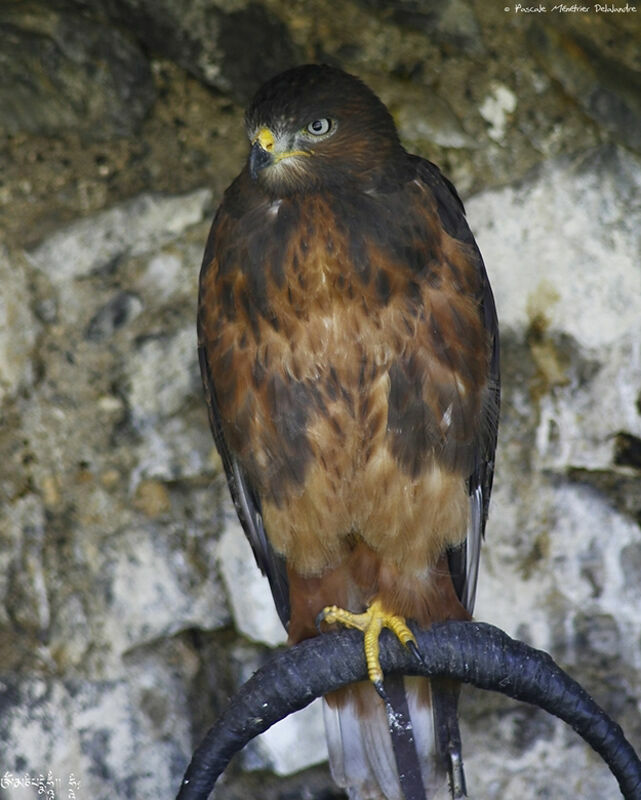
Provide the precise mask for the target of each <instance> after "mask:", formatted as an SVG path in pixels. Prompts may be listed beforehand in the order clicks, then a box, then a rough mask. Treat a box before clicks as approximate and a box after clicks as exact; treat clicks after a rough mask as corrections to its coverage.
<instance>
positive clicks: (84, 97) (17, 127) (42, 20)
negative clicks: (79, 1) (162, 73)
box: [0, 0, 155, 140]
mask: <svg viewBox="0 0 641 800" xmlns="http://www.w3.org/2000/svg"><path fill="white" fill-rule="evenodd" d="M0 36H1V37H2V49H0V130H3V131H4V132H5V133H8V134H15V133H18V132H22V131H26V132H29V133H42V134H46V135H52V134H57V133H59V132H60V131H64V130H70V129H74V128H75V129H76V130H78V129H79V130H81V131H82V133H83V135H84V136H86V137H87V138H90V139H100V140H106V139H110V138H111V137H113V136H127V135H130V134H132V133H133V132H135V131H136V129H137V128H138V126H139V124H140V122H141V120H142V119H143V117H144V116H145V114H146V113H147V112H148V111H149V108H150V107H151V105H152V103H153V101H154V94H155V92H154V85H153V81H152V77H151V69H150V67H149V62H148V61H147V60H146V59H145V57H144V56H143V54H142V52H141V50H140V48H139V47H138V45H137V44H136V42H135V41H133V40H132V38H131V37H127V36H125V35H124V34H123V33H122V32H121V31H119V30H116V29H114V28H105V27H104V26H103V25H101V24H100V23H99V21H98V20H92V19H90V18H87V17H84V16H81V15H79V14H78V12H77V11H74V10H73V9H72V7H70V6H69V4H64V3H51V4H48V3H43V4H38V3H34V4H31V3H30V4H28V5H27V4H23V3H20V2H15V0H8V2H6V3H3V6H2V8H1V9H0Z"/></svg>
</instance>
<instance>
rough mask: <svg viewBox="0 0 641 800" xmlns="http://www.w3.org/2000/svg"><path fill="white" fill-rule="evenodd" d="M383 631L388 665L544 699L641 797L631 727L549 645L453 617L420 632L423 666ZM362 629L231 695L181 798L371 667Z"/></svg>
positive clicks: (626, 789)
mask: <svg viewBox="0 0 641 800" xmlns="http://www.w3.org/2000/svg"><path fill="white" fill-rule="evenodd" d="M386 634H387V632H386V631H385V632H384V634H383V636H382V637H381V666H382V667H383V670H384V671H385V672H386V673H387V672H401V673H404V674H408V675H419V674H422V675H444V676H449V677H451V678H455V679H456V680H459V681H463V682H465V683H471V684H473V685H474V686H478V687H479V688H481V689H492V690H493V691H496V692H501V693H502V694H506V695H508V696H509V697H513V698H514V699H515V700H522V701H524V702H527V703H531V704H533V705H537V706H539V707H541V708H543V709H545V710H546V711H548V712H549V713H550V714H554V715H555V716H557V717H559V718H560V719H562V720H563V721H564V722H567V723H568V724H569V725H571V726H572V727H573V728H574V730H575V731H576V732H577V733H578V734H579V735H580V736H582V737H583V739H585V741H586V742H587V743H588V744H589V745H590V746H591V747H592V748H593V749H594V750H595V751H596V752H597V753H599V755H600V756H601V757H602V758H603V759H604V761H605V762H606V763H607V764H608V766H609V767H610V770H611V771H612V773H613V775H614V776H615V778H616V779H617V781H618V782H619V786H620V788H621V792H622V793H623V796H624V797H625V798H626V800H641V761H640V760H639V758H638V756H637V755H636V753H635V752H634V749H633V748H632V746H631V745H630V743H629V742H628V741H627V740H626V738H625V736H624V735H623V731H622V730H621V728H620V727H619V725H617V724H616V723H615V722H614V721H613V720H611V719H610V717H608V715H607V714H606V713H605V712H604V711H603V710H602V709H601V708H600V707H599V706H598V705H597V704H596V703H595V702H594V700H592V698H591V697H590V696H589V695H588V694H587V693H586V692H585V691H584V690H583V689H582V688H581V686H580V685H579V684H578V683H577V682H576V681H574V680H573V679H572V678H570V676H569V675H567V674H566V673H565V672H563V670H562V669H560V667H558V666H557V665H556V664H555V663H554V661H553V660H552V659H551V658H550V656H549V655H548V654H547V653H544V652H542V651H541V650H535V649H534V648H532V647H529V646H528V645H526V644H524V643H523V642H519V641H515V640H514V639H511V638H510V637H509V636H508V635H507V634H505V633H503V631H501V630H499V629H498V628H495V627H493V626H492V625H486V624H483V623H478V622H447V623H441V624H437V625H433V626H432V628H431V629H430V630H429V631H422V632H418V633H417V640H418V645H419V648H420V651H421V653H422V654H423V658H424V661H425V664H424V665H420V664H418V663H417V662H416V660H415V659H414V658H413V657H412V656H411V655H410V654H409V652H408V651H407V650H405V649H404V648H403V647H402V646H401V645H400V644H399V642H398V641H397V640H396V639H395V637H393V636H391V635H386ZM362 642H363V637H362V634H361V633H359V632H358V631H353V630H341V631H337V632H332V633H327V634H324V635H323V636H319V637H316V638H315V639H309V640H307V641H304V642H301V643H300V644H298V645H296V646H295V647H293V648H291V649H290V650H286V651H285V652H282V653H279V654H278V655H277V656H276V657H275V658H274V659H272V660H271V661H270V662H269V663H268V664H266V665H265V666H264V667H263V668H262V669H260V670H259V671H258V672H256V673H255V674H254V675H253V676H252V677H251V678H250V679H249V680H248V681H247V683H245V684H244V686H242V687H241V688H240V690H239V691H238V693H237V694H236V695H235V696H234V697H233V698H232V701H231V703H230V705H229V706H228V708H227V710H226V711H225V712H224V713H223V714H222V716H221V717H220V718H219V720H218V721H217V722H216V724H215V725H214V726H213V727H212V728H211V729H210V730H209V732H208V733H207V735H206V736H205V738H204V739H203V741H202V743H201V744H200V746H199V747H198V749H197V750H196V752H195V753H194V756H193V758H192V761H191V764H190V765H189V767H188V769H187V772H186V773H185V777H184V778H183V783H182V786H181V789H180V791H179V793H178V795H177V797H176V800H207V798H208V797H209V794H210V792H211V791H212V789H213V787H214V784H215V783H216V780H217V779H218V777H219V776H220V775H221V773H222V772H223V770H224V769H225V767H226V766H227V764H228V763H229V761H230V759H231V757H232V756H233V755H234V754H235V753H236V752H238V751H239V750H240V749H241V748H242V747H244V746H245V745H246V744H247V742H249V741H250V739H253V738H254V736H257V735H258V734H259V733H262V732H263V731H265V730H267V728H269V727H270V726H271V725H273V724H274V723H275V722H278V720H280V719H282V718H283V717H286V716H287V715H288V714H291V713H292V712H293V711H297V710H298V709H301V708H304V707H305V706H306V705H308V704H309V703H311V701H312V700H313V699H314V698H316V697H320V696H321V695H323V694H326V693H327V692H331V691H334V690H335V689H338V688H340V687H342V686H345V685H347V684H348V683H353V682H354V681H358V680H363V679H365V677H366V675H367V671H366V667H365V658H364V654H363V644H362Z"/></svg>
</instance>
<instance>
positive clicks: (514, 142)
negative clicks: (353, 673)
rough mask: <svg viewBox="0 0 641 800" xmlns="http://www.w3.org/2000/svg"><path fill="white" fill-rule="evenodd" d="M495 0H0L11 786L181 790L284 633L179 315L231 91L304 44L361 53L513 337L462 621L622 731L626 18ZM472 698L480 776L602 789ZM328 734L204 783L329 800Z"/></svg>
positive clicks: (629, 494) (635, 617) (467, 703)
mask: <svg viewBox="0 0 641 800" xmlns="http://www.w3.org/2000/svg"><path fill="white" fill-rule="evenodd" d="M503 9H504V6H503V4H489V3H486V2H482V0H446V1H445V2H431V0H430V2H415V0H399V1H398V2H396V3H393V4H392V3H387V2H382V0H345V2H340V3H338V2H336V0H300V2H297V3H291V2H289V1H287V2H285V0H265V2H253V3H248V2H246V0H216V2H204V0H193V2H188V0H181V2H180V3H173V2H172V3H170V2H168V1H166V2H165V1H163V2H161V3H151V2H148V0H108V2H97V0H96V1H95V2H94V0H73V2H72V0H69V2H66V1H65V2H63V0H60V2H58V0H56V2H55V3H47V4H44V3H39V2H29V3H20V2H9V3H5V4H4V5H3V7H2V10H1V11H0V29H1V30H2V32H3V34H4V36H3V43H4V49H3V50H2V53H0V67H3V69H0V112H1V113H0V117H2V120H1V121H0V124H2V126H3V130H4V131H5V133H8V135H6V136H5V137H3V138H2V139H1V140H0V495H1V500H2V504H3V514H2V517H1V518H0V709H1V711H2V713H1V714H0V777H1V776H3V775H4V773H5V772H11V773H12V774H13V775H14V776H24V775H30V776H35V777H37V776H38V775H40V774H43V776H45V777H47V775H48V773H49V772H50V773H51V780H52V781H54V784H55V787H56V790H57V792H58V794H59V795H60V796H62V797H65V796H66V794H68V789H69V788H70V787H71V784H70V781H71V780H72V778H73V780H78V781H80V784H81V786H80V791H79V792H78V796H79V797H92V798H93V797H95V798H99V800H100V799H101V798H113V797H119V798H136V800H147V798H149V799H151V798H157V797H170V796H173V794H174V793H175V790H176V788H177V786H178V784H179V782H180V778H181V775H182V772H183V771H184V769H185V767H186V764H187V762H188V759H189V757H190V754H191V752H192V749H193V748H194V746H195V745H196V744H197V742H198V741H199V739H200V737H201V736H202V735H203V734H204V732H205V730H206V729H207V727H208V726H209V725H210V724H211V722H212V721H213V719H214V718H215V717H216V716H217V714H219V713H220V711H221V710H222V708H223V707H224V706H225V704H226V703H227V700H228V698H229V697H230V696H231V695H232V694H233V692H234V691H235V690H236V689H237V688H238V686H239V685H240V684H241V683H242V682H243V681H244V680H245V679H246V678H247V677H249V675H250V674H251V672H252V671H254V670H255V669H256V668H258V667H259V666H260V665H261V664H262V663H264V661H265V660H266V659H267V658H269V657H270V654H271V648H272V647H273V646H274V645H279V646H280V645H281V644H282V642H283V639H284V632H283V630H282V628H281V627H280V624H279V622H278V619H277V617H276V614H275V612H274V610H273V607H272V605H271V601H270V599H269V595H268V590H267V588H266V582H265V580H264V578H262V577H261V576H260V575H259V572H258V570H257V569H256V567H255V565H254V563H253V561H252V557H251V554H250V551H249V549H248V547H247V544H246V543H245V541H244V539H243V538H242V533H241V531H240V530H239V525H238V523H237V522H236V521H235V520H234V517H233V514H232V513H231V511H230V504H229V501H228V499H227V496H226V487H225V482H224V477H223V475H222V470H221V465H220V461H219V459H218V457H217V456H216V454H215V451H214V448H213V442H212V439H211V436H210V433H209V430H208V423H207V415H206V411H205V408H204V403H203V400H202V393H201V387H200V383H199V376H198V367H197V358H196V350H195V345H196V341H195V330H194V314H195V299H196V293H197V274H198V265H199V263H200V260H201V258H202V252H203V247H204V242H205V240H206V237H207V230H208V227H209V220H210V218H211V214H212V212H213V209H214V207H215V206H216V204H217V203H218V201H219V200H220V197H221V194H222V191H223V190H224V188H225V186H226V185H227V184H228V183H229V182H230V180H231V179H232V178H233V176H234V175H235V174H236V172H237V171H238V169H239V168H240V165H241V163H242V159H243V158H244V154H245V153H246V149H247V144H246V142H245V139H244V134H243V130H242V113H243V111H242V105H241V104H240V103H239V99H244V98H245V97H247V96H248V94H250V93H251V91H252V90H253V88H254V84H256V83H258V82H259V81H260V80H261V79H262V78H264V77H266V76H267V74H268V73H269V72H270V71H272V72H273V71H276V70H278V69H280V68H282V67H285V66H288V65H289V63H291V62H292V60H301V61H302V60H328V61H330V62H333V63H338V64H340V65H342V66H343V67H344V68H346V69H348V70H349V71H352V72H354V73H357V74H359V75H361V76H362V77H363V78H364V79H365V80H366V81H368V82H369V83H370V84H371V85H372V86H373V88H375V89H376V90H377V91H378V92H379V93H380V94H381V96H382V98H383V99H384V100H385V102H386V103H387V104H388V105H389V107H390V109H391V111H392V113H393V115H394V117H395V119H396V121H397V123H398V125H399V129H400V131H401V135H402V137H403V140H404V142H405V143H406V145H407V147H408V149H410V150H412V151H414V152H418V153H420V154H422V155H427V156H429V157H431V158H432V159H433V160H434V161H436V162H437V163H439V164H440V165H441V167H442V168H443V169H444V170H445V171H446V173H447V174H448V175H449V176H450V177H451V178H452V179H453V180H454V182H455V183H456V185H457V187H458V188H459V190H460V191H461V193H462V195H463V196H464V198H465V200H466V205H467V209H468V216H469V219H470V222H471V225H472V227H473V229H474V231H475V233H476V235H477V237H478V241H479V244H480V247H481V250H482V252H483V254H484V257H485V261H486V263H487V267H488V271H489V273H490V276H491V279H492V282H493V286H494V288H495V293H496V298H497V305H498V310H499V317H500V320H501V326H502V334H503V336H502V372H503V384H504V395H503V396H504V401H503V409H502V424H501V433H500V441H499V453H498V461H497V474H496V480H495V492H494V497H493V502H492V509H491V519H490V523H489V526H488V535H487V542H486V545H485V547H484V551H483V558H482V567H481V576H480V581H479V599H478V604H477V615H478V617H479V618H481V619H485V620H487V621H489V622H493V623H494V624H498V625H500V626H502V627H503V628H505V629H506V630H507V631H508V632H509V633H510V634H512V635H515V636H518V637H520V638H522V639H524V640H526V641H528V642H530V643H532V644H534V645H535V646H538V647H543V648H545V649H547V650H549V651H550V652H551V653H552V655H553V656H554V657H555V658H556V659H557V660H558V661H559V662H560V663H561V664H562V665H564V666H566V667H567V668H568V669H569V671H570V672H571V674H573V675H574V677H576V678H577V679H578V680H580V681H581V682H582V683H583V684H584V685H585V686H586V688H587V689H588V690H589V691H590V692H591V693H592V694H593V695H594V696H595V698H596V699H597V700H598V701H599V702H600V703H601V704H602V705H603V706H604V707H605V708H606V709H607V710H608V711H609V712H610V713H611V714H613V715H614V716H615V717H616V718H617V720H618V721H619V722H620V723H621V724H622V726H623V728H624V730H625V731H626V733H627V734H628V737H629V738H630V740H631V741H632V742H633V744H635V745H636V746H637V748H638V747H639V746H641V723H640V721H639V720H640V719H641V714H640V711H641V707H640V699H641V692H640V691H639V686H641V656H640V655H639V654H640V652H641V649H640V647H639V644H640V642H641V626H640V624H639V619H640V618H641V614H640V613H639V612H640V606H639V601H638V596H639V591H638V588H639V583H640V581H641V536H640V531H639V526H640V524H641V344H640V342H641V339H640V335H639V334H640V332H641V329H640V325H639V319H641V271H640V268H639V252H640V251H641V236H640V234H639V231H640V230H641V207H640V201H639V198H640V197H641V192H640V189H641V152H640V151H641V146H640V145H639V139H638V131H639V124H638V118H639V108H640V106H639V92H638V91H637V88H638V86H639V76H640V74H641V62H640V61H639V49H638V35H639V30H640V22H641V15H639V14H638V13H637V14H636V16H634V15H628V14H623V13H621V14H614V13H611V14H609V13H603V14H596V13H594V12H593V11H591V12H590V13H588V14H581V13H578V12H577V13H572V14H565V15H563V16H560V15H558V14H557V15H555V16H552V14H551V12H550V13H548V14H547V15H537V16H536V18H535V17H534V15H525V14H518V13H516V12H515V11H514V10H513V11H511V12H509V13H508V12H505V11H504V10H503ZM10 103H13V104H14V105H13V106H11V107H9V105H8V104H10ZM461 717H462V725H463V736H464V746H465V754H466V763H467V774H468V783H469V787H470V793H471V796H475V797H483V798H497V799H498V798H504V797H519V798H524V800H530V798H531V799H532V800H533V798H545V797H548V798H554V799H555V800H556V798H559V797H568V796H573V797H581V798H585V800H597V799H598V800H602V798H605V797H614V796H616V787H615V786H614V782H613V780H612V778H611V776H610V775H609V774H608V772H607V769H606V768H605V767H604V766H603V764H601V763H600V762H599V760H598V759H597V758H596V757H595V756H594V755H593V754H592V753H590V752H589V751H588V750H587V749H586V747H585V745H583V744H582V743H581V742H580V741H578V740H577V738H576V736H575V735H574V734H573V732H572V731H570V730H568V729H565V728H564V727H563V726H562V725H561V724H560V723H557V722H556V721H555V720H554V719H552V718H551V717H548V716H546V715H544V714H542V713H541V712H538V711H536V710H534V709H531V708H529V707H523V706H520V705H518V704H515V703H513V702H511V701H508V700H506V699H505V698H502V697H499V696H489V695H484V694H481V693H479V692H475V691H471V690H467V691H464V692H463V697H462V704H461ZM324 752H325V751H324V745H323V743H322V732H321V724H320V717H319V709H318V708H317V707H313V708H311V709H310V710H308V711H306V712H304V713H303V714H302V715H296V716H294V717H292V718H291V719H289V720H288V721H286V722H285V723H283V724H282V725H279V726H277V727H275V728H274V729H273V730H272V731H270V732H269V733H268V734H267V735H266V736H263V737H261V739H259V740H257V741H256V742H255V743H253V744H252V745H251V746H250V747H248V748H247V750H246V752H245V753H244V754H243V755H242V756H241V757H240V758H238V759H236V760H234V762H233V763H232V764H231V765H230V767H229V769H228V771H227V773H226V775H225V778H224V779H223V780H222V781H221V783H220V785H219V787H218V788H217V789H216V791H215V794H214V796H215V797H216V798H218V800H246V798H247V797H259V796H260V797H263V798H265V800H292V798H307V800H338V798H341V797H343V795H342V794H341V793H340V792H339V791H338V790H336V789H335V788H333V787H332V784H331V780H330V778H329V775H328V771H327V767H326V765H324V764H318V762H319V760H321V759H322V758H324ZM56 782H57V783H56ZM1 792H4V794H2V797H3V798H4V797H5V796H6V797H7V800H23V798H25V797H26V796H28V794H27V789H26V788H25V787H24V786H14V787H13V788H7V789H3V790H0V793H1ZM32 793H33V792H32ZM34 796H35V795H34Z"/></svg>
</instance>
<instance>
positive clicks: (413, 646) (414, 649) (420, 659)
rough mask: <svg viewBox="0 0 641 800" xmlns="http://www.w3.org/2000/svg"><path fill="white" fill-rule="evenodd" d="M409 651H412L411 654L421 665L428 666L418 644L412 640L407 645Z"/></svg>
mask: <svg viewBox="0 0 641 800" xmlns="http://www.w3.org/2000/svg"><path fill="white" fill-rule="evenodd" d="M407 649H408V650H409V651H410V653H411V654H412V655H413V656H414V658H415V659H416V660H417V661H418V663H419V664H422V665H423V666H426V664H425V659H424V658H423V656H422V655H421V651H420V650H419V649H418V645H417V644H416V642H413V641H412V640H411V639H410V641H409V642H408V643H407Z"/></svg>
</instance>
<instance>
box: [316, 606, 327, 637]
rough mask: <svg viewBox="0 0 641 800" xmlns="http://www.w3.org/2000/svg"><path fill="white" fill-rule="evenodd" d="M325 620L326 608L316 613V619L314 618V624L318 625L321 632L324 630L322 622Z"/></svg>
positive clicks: (317, 627) (317, 628)
mask: <svg viewBox="0 0 641 800" xmlns="http://www.w3.org/2000/svg"><path fill="white" fill-rule="evenodd" d="M323 622H325V610H323V611H319V612H318V614H317V615H316V619H315V620H314V624H315V625H316V630H317V631H318V632H319V633H322V632H323V631H322V630H321V624H322V623H323Z"/></svg>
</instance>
